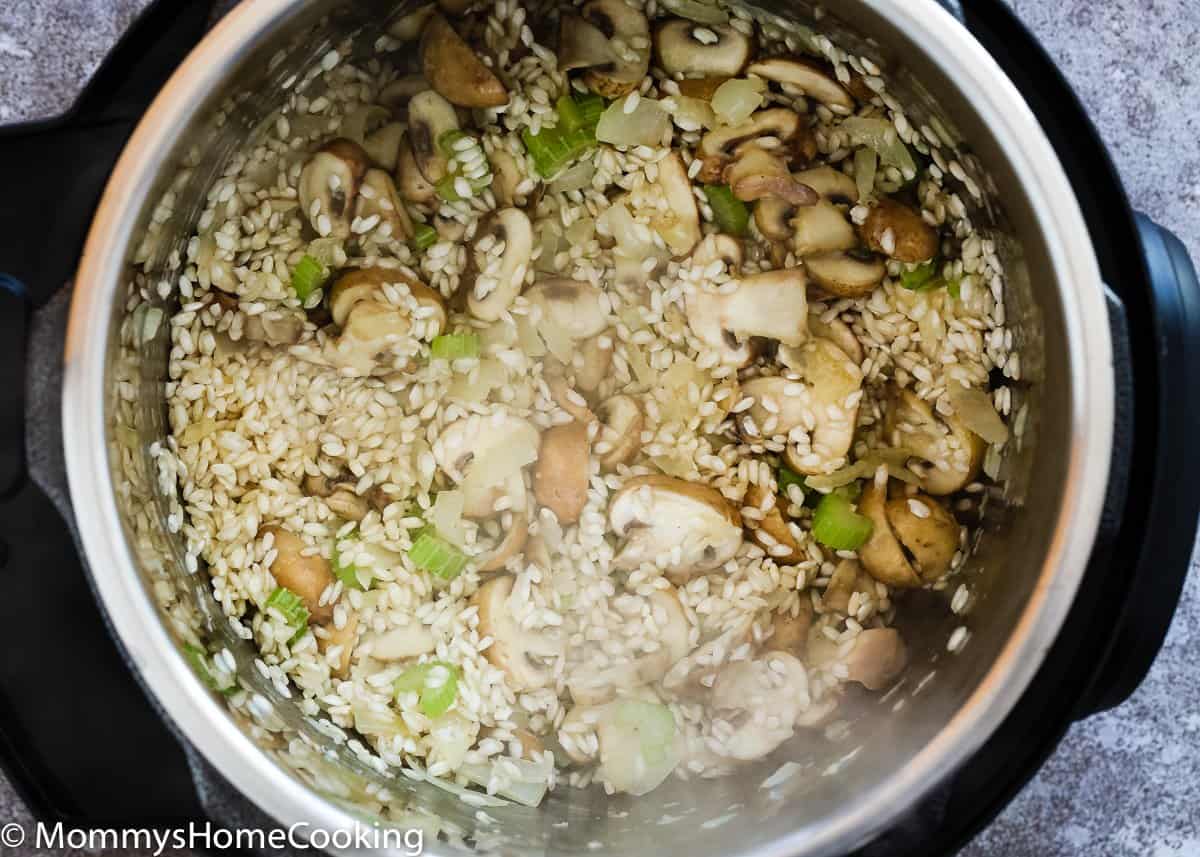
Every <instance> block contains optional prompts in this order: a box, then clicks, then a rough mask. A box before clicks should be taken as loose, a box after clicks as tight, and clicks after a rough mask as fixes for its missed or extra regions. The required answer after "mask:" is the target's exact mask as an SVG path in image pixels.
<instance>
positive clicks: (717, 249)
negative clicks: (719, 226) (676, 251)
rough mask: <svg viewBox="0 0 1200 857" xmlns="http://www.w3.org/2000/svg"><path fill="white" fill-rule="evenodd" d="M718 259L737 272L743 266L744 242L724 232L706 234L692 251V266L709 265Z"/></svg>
mask: <svg viewBox="0 0 1200 857" xmlns="http://www.w3.org/2000/svg"><path fill="white" fill-rule="evenodd" d="M718 259H719V260H720V261H722V262H724V263H725V267H726V268H728V269H729V270H730V271H731V272H734V273H736V272H737V271H738V270H739V269H740V268H741V267H742V242H741V241H739V240H738V239H736V238H734V237H733V236H732V235H726V234H725V233H724V232H714V233H712V234H711V235H706V236H705V237H704V239H703V240H702V241H701V242H700V243H699V244H697V245H696V250H695V252H693V253H692V266H693V267H708V266H709V265H711V264H712V263H713V262H716V261H717V260H718Z"/></svg>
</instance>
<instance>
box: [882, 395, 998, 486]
mask: <svg viewBox="0 0 1200 857" xmlns="http://www.w3.org/2000/svg"><path fill="white" fill-rule="evenodd" d="M884 417H885V419H884V430H885V432H886V433H887V435H888V436H889V437H890V438H891V441H892V445H893V446H896V447H901V448H904V449H908V450H910V451H912V452H913V453H914V454H916V455H918V456H920V457H921V458H923V459H924V460H925V461H927V462H929V466H927V467H926V468H925V472H924V475H923V476H922V477H921V488H922V489H923V490H924V491H926V492H928V493H929V494H934V495H937V496H944V495H946V494H953V493H954V492H955V491H960V490H962V489H963V488H964V487H966V485H967V484H968V483H969V482H970V481H971V480H972V479H974V478H975V477H976V476H977V475H978V473H979V468H980V466H981V465H982V464H983V454H984V452H985V451H986V449H987V445H986V444H985V443H984V442H983V439H982V438H981V437H979V435H977V434H975V433H974V432H973V431H971V430H970V429H968V428H967V427H966V426H964V425H963V424H962V422H961V421H960V420H959V419H958V417H955V416H950V417H946V418H945V419H942V418H941V417H939V416H937V415H935V414H934V412H933V409H932V408H931V407H930V406H929V403H928V402H926V401H925V400H924V399H922V398H921V397H920V396H918V395H917V394H916V393H914V392H913V391H912V390H905V389H899V388H895V389H893V391H892V394H891V397H890V399H889V401H888V403H887V407H886V408H885V409H884Z"/></svg>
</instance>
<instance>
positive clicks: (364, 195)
mask: <svg viewBox="0 0 1200 857" xmlns="http://www.w3.org/2000/svg"><path fill="white" fill-rule="evenodd" d="M354 216H355V219H356V220H361V221H366V220H367V219H369V218H371V217H375V218H378V223H379V226H378V227H377V230H378V232H379V234H381V235H383V234H386V235H387V237H389V238H394V239H395V240H397V241H407V240H408V239H410V238H412V235H413V224H412V218H410V217H409V216H408V209H407V208H405V207H404V203H403V202H401V201H400V195H399V194H398V193H396V185H395V183H394V182H392V177H391V176H389V175H388V174H387V173H386V172H384V171H383V170H380V169H370V170H367V174H366V175H365V176H363V182H362V188H361V189H360V190H359V193H358V205H357V206H356V207H355V211H354ZM385 227H386V228H385Z"/></svg>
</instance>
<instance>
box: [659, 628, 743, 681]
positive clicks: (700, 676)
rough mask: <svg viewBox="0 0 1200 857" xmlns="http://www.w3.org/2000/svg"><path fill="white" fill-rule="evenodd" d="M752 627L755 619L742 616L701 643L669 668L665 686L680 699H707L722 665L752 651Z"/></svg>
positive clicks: (664, 679) (664, 678) (665, 677)
mask: <svg viewBox="0 0 1200 857" xmlns="http://www.w3.org/2000/svg"><path fill="white" fill-rule="evenodd" d="M753 628H754V621H753V619H751V618H750V617H748V616H743V617H742V618H740V619H738V620H737V621H736V622H735V623H734V624H733V626H732V627H730V628H728V629H726V630H725V631H723V632H722V633H720V634H718V635H717V636H716V637H714V638H712V639H711V640H707V641H705V642H704V643H701V644H700V645H699V646H697V647H696V648H695V650H693V651H692V652H690V653H689V654H688V655H687V657H685V658H683V659H682V660H679V661H676V662H675V665H674V666H672V667H671V669H669V670H668V671H667V674H666V675H665V676H663V679H662V686H663V689H664V690H666V691H667V692H668V693H670V694H671V695H672V696H674V697H678V698H680V699H687V700H693V701H695V700H701V699H706V698H707V697H708V695H709V690H710V689H711V688H712V685H713V682H714V680H715V679H716V675H717V670H718V669H719V668H720V667H721V665H722V664H724V663H726V661H728V660H730V659H731V658H734V657H736V658H744V657H745V656H746V654H747V653H748V652H749V651H750V649H751V646H752V645H753V642H754V637H753V634H752V631H753Z"/></svg>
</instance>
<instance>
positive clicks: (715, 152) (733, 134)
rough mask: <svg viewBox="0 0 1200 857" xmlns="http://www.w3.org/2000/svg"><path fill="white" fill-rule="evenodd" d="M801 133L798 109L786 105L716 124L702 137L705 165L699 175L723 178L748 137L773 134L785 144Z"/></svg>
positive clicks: (703, 178) (709, 179) (712, 179)
mask: <svg viewBox="0 0 1200 857" xmlns="http://www.w3.org/2000/svg"><path fill="white" fill-rule="evenodd" d="M799 133H800V117H799V116H798V115H797V114H796V113H795V111H792V110H788V109H786V108H783V107H772V108H770V109H768V110H759V111H757V112H756V113H754V114H753V115H752V116H751V117H750V118H749V119H747V120H746V121H745V122H741V123H739V124H737V125H722V126H719V127H717V128H714V129H713V130H712V131H709V132H708V133H707V134H705V135H704V137H703V139H702V140H701V141H700V157H701V158H702V160H703V166H702V167H701V170H700V173H699V175H698V176H697V179H698V180H699V181H704V182H716V181H720V176H721V174H722V173H723V172H724V171H725V166H726V165H727V164H728V163H729V161H730V159H731V158H732V157H733V153H734V150H736V149H737V148H738V147H739V146H741V145H742V144H743V143H746V142H747V141H749V140H756V139H758V138H760V137H771V138H773V139H775V140H778V141H779V142H780V143H781V144H783V145H785V146H786V145H787V144H788V143H790V142H791V141H792V140H793V139H795V137H796V136H797V134H799Z"/></svg>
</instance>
